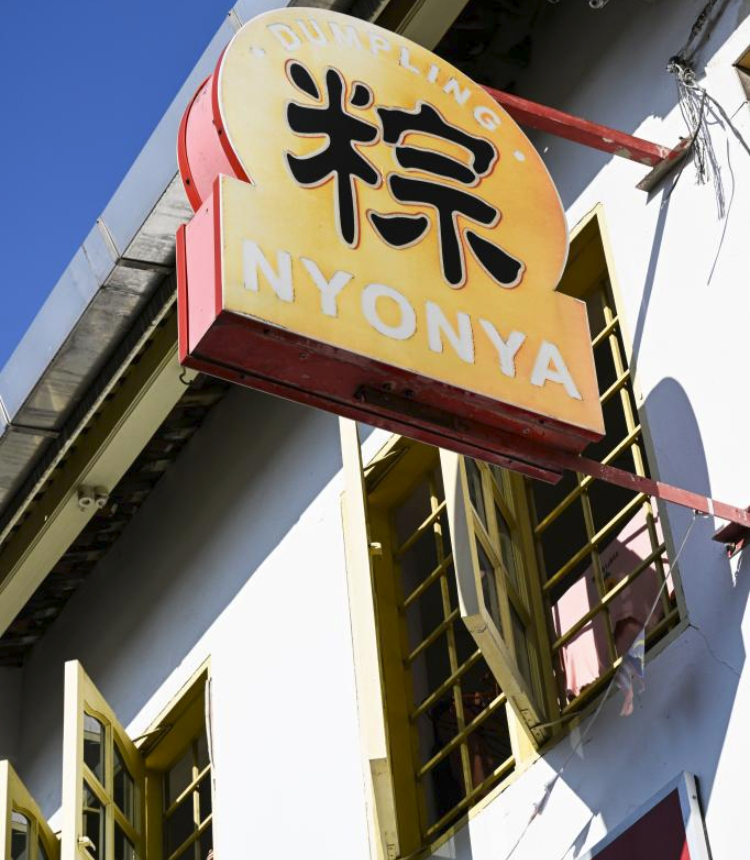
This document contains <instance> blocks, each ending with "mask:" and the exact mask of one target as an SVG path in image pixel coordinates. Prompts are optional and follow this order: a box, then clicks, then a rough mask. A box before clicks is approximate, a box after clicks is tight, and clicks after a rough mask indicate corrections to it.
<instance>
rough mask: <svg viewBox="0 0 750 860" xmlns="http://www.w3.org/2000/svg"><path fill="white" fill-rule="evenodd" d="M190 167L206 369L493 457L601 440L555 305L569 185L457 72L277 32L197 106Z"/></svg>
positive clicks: (405, 55)
mask: <svg viewBox="0 0 750 860" xmlns="http://www.w3.org/2000/svg"><path fill="white" fill-rule="evenodd" d="M180 164H181V170H182V174H183V179H184V180H185V182H186V188H187V190H188V194H189V196H190V199H191V201H192V202H193V205H194V207H195V208H196V215H195V217H194V219H193V221H192V222H191V224H190V225H188V227H187V230H186V231H185V232H184V233H183V234H182V236H181V237H180V242H179V243H178V247H179V249H180V261H181V265H180V273H181V274H180V303H181V335H180V336H181V349H182V355H183V360H184V361H185V363H187V364H191V365H192V366H195V367H199V368H200V369H202V370H208V371H210V372H217V373H219V374H220V375H223V376H226V377H229V378H233V379H237V380H239V381H242V382H245V383H246V384H250V385H256V386H257V387H260V388H264V389H266V390H271V391H275V392H277V393H281V394H284V395H285V396H289V397H292V398H294V399H298V400H302V401H304V402H309V403H314V404H315V405H319V406H323V407H324V408H329V409H332V410H333V411H336V412H339V413H342V414H350V415H353V416H355V417H361V418H363V419H364V420H371V421H373V422H374V423H379V424H384V425H386V426H393V427H394V429H399V430H402V431H404V430H406V432H409V431H410V430H411V431H412V435H417V436H419V437H420V438H429V439H430V441H435V442H438V443H439V444H443V445H444V446H445V447H456V448H460V449H461V450H467V451H469V449H471V451H472V453H479V454H481V453H482V451H483V450H485V449H486V451H485V453H487V452H489V454H490V455H491V454H492V453H493V450H494V452H495V453H499V452H501V453H502V455H503V457H506V458H507V457H508V456H511V457H512V456H513V454H514V451H513V448H514V443H513V439H514V438H517V439H518V440H519V441H526V442H527V441H528V440H532V441H533V442H534V444H536V443H539V444H541V445H542V446H551V447H564V448H566V449H568V450H580V448H581V447H583V445H584V444H585V443H586V442H587V441H588V440H590V439H593V438H597V437H598V436H599V435H601V432H602V429H603V428H602V416H601V409H600V405H599V399H598V389H597V384H596V376H595V370H594V363H593V357H592V354H591V347H590V338H589V333H588V324H587V318H586V311H585V307H584V305H583V304H582V303H580V302H578V301H576V300H575V299H572V298H569V297H567V296H564V295H562V294H559V293H557V292H555V287H556V286H557V283H558V281H559V279H560V276H561V274H562V270H563V267H564V265H565V261H566V257H567V250H568V235H567V228H566V223H565V216H564V212H563V210H562V206H561V204H560V200H559V198H558V195H557V191H556V189H555V186H554V184H553V182H552V180H551V178H550V176H549V174H548V172H547V170H546V168H545V166H544V164H543V162H542V161H541V159H540V157H539V155H538V154H537V152H536V150H535V149H534V148H533V146H532V145H531V143H530V142H529V140H528V139H527V138H526V136H525V135H524V134H523V133H522V132H521V130H520V129H519V128H518V126H517V125H516V124H515V123H514V122H513V120H511V119H510V117H509V116H508V115H507V114H506V113H505V112H504V111H503V110H502V108H500V107H499V106H498V105H497V104H496V103H495V102H494V101H493V100H492V99H491V98H490V97H489V96H488V95H487V94H486V93H485V92H484V90H482V88H481V87H479V86H477V85H476V84H474V83H473V82H472V81H471V80H470V79H469V78H467V77H466V76H465V75H464V74H462V73H461V72H460V71H458V70H457V69H455V68H453V67H451V66H450V65H449V64H447V63H445V62H444V61H443V60H442V59H440V58H439V57H437V56H436V55H434V54H432V53H431V52H429V51H427V50H425V49H423V48H421V47H419V46H418V45H415V44H413V43H411V42H409V41H408V40H406V39H404V38H402V37H400V36H398V35H396V34H393V33H390V32H387V31H385V30H382V29H380V28H378V27H376V26H374V25H371V24H367V23H365V22H362V21H359V20H356V19H352V18H348V17H346V16H343V15H338V14H335V13H331V12H323V11H320V10H313V9H282V10H279V11H276V12H271V13H268V14H266V15H262V16H260V17H258V18H256V19H254V20H253V21H251V22H250V23H248V24H247V25H245V27H243V28H242V29H241V30H240V31H239V32H238V33H237V35H236V36H235V37H234V39H233V40H232V42H231V43H230V45H229V47H228V48H227V50H226V51H225V53H224V55H223V57H222V59H221V61H220V63H219V65H218V67H217V70H216V72H215V73H214V75H213V77H212V78H211V79H210V80H209V81H208V82H207V83H206V84H205V85H204V87H203V88H202V89H201V90H200V91H199V93H198V94H197V96H196V99H195V100H194V101H193V103H192V104H191V107H190V109H189V110H188V113H187V114H186V117H185V119H184V120H183V128H182V130H181V139H180ZM222 174H223V175H222ZM496 430H497V431H501V432H499V433H495V432H494V431H496ZM493 437H494V438H496V439H498V440H501V441H500V442H499V443H498V445H497V446H495V448H494V449H493V442H492V439H493ZM452 440H453V441H454V442H455V444H453V445H452V444H451V441H452ZM527 459H528V458H527Z"/></svg>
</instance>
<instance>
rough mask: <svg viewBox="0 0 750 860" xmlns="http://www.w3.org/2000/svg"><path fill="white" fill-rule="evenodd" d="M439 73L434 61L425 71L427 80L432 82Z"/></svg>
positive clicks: (438, 67)
mask: <svg viewBox="0 0 750 860" xmlns="http://www.w3.org/2000/svg"><path fill="white" fill-rule="evenodd" d="M439 74H440V66H436V65H435V63H430V69H429V71H428V72H427V80H428V81H429V82H430V83H431V84H434V83H435V81H436V80H437V79H438V75H439Z"/></svg>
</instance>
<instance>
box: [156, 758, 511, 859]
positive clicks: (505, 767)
mask: <svg viewBox="0 0 750 860" xmlns="http://www.w3.org/2000/svg"><path fill="white" fill-rule="evenodd" d="M515 766H516V760H515V759H514V758H513V756H511V757H510V758H507V759H506V760H505V761H504V762H503V763H502V764H501V765H500V766H499V767H497V768H495V770H493V771H492V773H491V774H490V775H489V776H488V777H487V779H485V780H483V781H482V782H480V783H479V785H477V786H476V787H475V788H473V789H472V790H471V791H470V792H469V794H467V795H466V797H465V798H464V799H463V800H461V801H459V802H458V803H457V804H456V805H455V806H454V807H453V809H451V810H449V811H448V812H446V813H445V815H444V816H443V817H442V818H439V819H438V820H437V821H436V822H435V823H434V824H433V825H432V826H431V827H428V828H427V830H426V831H425V837H426V838H428V839H429V838H430V837H431V836H433V835H434V834H435V833H437V832H438V831H439V830H442V829H443V827H444V826H445V824H446V823H447V822H448V821H450V820H451V818H453V817H454V816H455V815H456V814H457V813H459V812H462V811H463V810H464V809H465V808H466V807H467V806H469V805H470V804H471V802H472V801H473V800H474V798H475V797H476V796H477V795H479V794H483V793H484V792H485V791H487V790H488V789H489V788H491V787H492V786H493V785H494V784H495V783H496V782H499V781H500V780H501V779H502V778H503V777H504V776H507V774H509V773H510V772H511V771H512V770H513V768H514V767H515ZM170 860H171V858H170Z"/></svg>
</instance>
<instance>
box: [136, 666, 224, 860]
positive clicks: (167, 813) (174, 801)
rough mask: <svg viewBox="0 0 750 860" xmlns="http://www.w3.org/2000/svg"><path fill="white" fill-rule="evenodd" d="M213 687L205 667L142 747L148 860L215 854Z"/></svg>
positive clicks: (202, 859)
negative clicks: (211, 735)
mask: <svg viewBox="0 0 750 860" xmlns="http://www.w3.org/2000/svg"><path fill="white" fill-rule="evenodd" d="M209 688H210V680H209V675H208V668H207V667H205V668H203V669H201V670H200V671H199V672H198V673H197V675H196V676H195V677H194V678H193V680H191V682H190V683H189V684H188V687H187V689H186V690H185V691H184V692H182V693H181V694H180V695H179V696H178V697H177V699H176V700H175V701H174V702H172V703H171V704H170V706H169V707H168V709H167V710H166V712H165V713H164V714H162V715H161V716H160V717H159V719H158V721H157V723H156V727H155V728H154V730H153V731H151V732H149V733H148V734H147V735H146V737H145V739H144V742H143V744H142V745H141V747H140V753H141V756H142V757H143V759H144V761H145V765H146V822H147V839H146V846H147V848H146V856H147V858H148V860H183V858H184V860H207V858H209V857H210V856H211V853H212V851H213V796H212V792H213V785H212V770H211V755H210V744H209V732H208V726H207V724H208V716H207V715H208V713H209V710H210V708H209V707H207V702H209V701H210V696H209V694H208V692H207V691H208V690H209Z"/></svg>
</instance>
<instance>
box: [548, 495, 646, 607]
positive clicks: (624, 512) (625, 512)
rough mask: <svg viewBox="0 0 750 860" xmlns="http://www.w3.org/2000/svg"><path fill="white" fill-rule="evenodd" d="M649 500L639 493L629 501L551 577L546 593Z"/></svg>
mask: <svg viewBox="0 0 750 860" xmlns="http://www.w3.org/2000/svg"><path fill="white" fill-rule="evenodd" d="M646 499H648V496H647V495H646V494H645V493H638V495H637V496H636V497H635V498H634V499H632V500H631V501H629V502H628V503H627V505H625V507H624V508H622V509H621V510H620V512H619V513H618V514H616V515H615V516H614V517H612V519H611V520H610V521H609V522H608V523H607V524H606V525H605V526H603V527H602V528H601V529H599V531H598V532H597V533H596V534H595V535H594V537H593V538H591V539H590V540H589V541H588V542H587V543H586V544H585V545H584V546H583V547H582V548H581V549H580V550H578V552H577V553H576V554H575V555H574V556H573V557H572V558H570V559H569V560H568V561H567V562H566V563H565V564H564V565H563V566H562V567H561V568H560V569H559V570H558V571H557V572H556V573H555V574H554V576H552V577H550V578H549V579H548V580H547V582H545V583H544V585H543V586H542V588H543V589H544V591H545V592H548V591H549V590H550V589H552V588H554V587H555V586H556V585H557V584H558V582H560V580H562V579H564V578H565V576H566V575H567V574H568V573H570V571H571V570H572V569H573V568H574V567H575V566H576V565H577V564H578V563H579V562H580V561H582V560H583V559H584V558H585V557H586V556H587V555H589V554H590V553H591V551H592V550H593V549H594V548H595V547H596V546H597V545H598V544H599V543H601V541H603V540H604V538H605V537H607V536H608V535H609V533H610V532H612V531H614V529H616V528H617V526H619V525H622V523H623V522H625V521H626V520H627V518H628V516H629V515H630V514H631V513H632V512H633V510H634V509H635V508H637V507H638V505H641V504H643V502H644V501H646Z"/></svg>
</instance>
